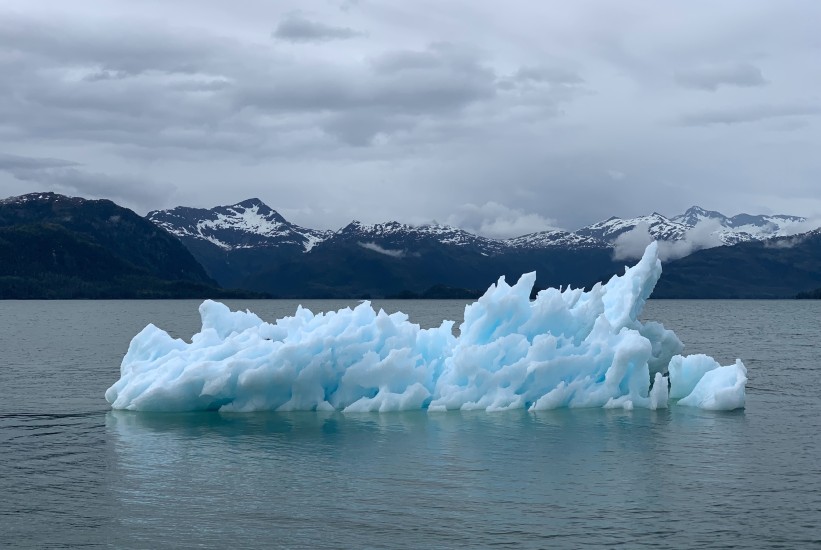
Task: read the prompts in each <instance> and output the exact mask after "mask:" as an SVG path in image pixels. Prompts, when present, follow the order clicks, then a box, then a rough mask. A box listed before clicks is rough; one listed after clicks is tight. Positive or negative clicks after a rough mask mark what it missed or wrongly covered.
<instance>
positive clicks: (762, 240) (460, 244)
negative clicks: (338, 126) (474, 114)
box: [0, 193, 821, 298]
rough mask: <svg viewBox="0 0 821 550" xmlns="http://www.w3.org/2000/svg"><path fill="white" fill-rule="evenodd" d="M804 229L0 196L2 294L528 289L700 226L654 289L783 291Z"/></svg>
mask: <svg viewBox="0 0 821 550" xmlns="http://www.w3.org/2000/svg"><path fill="white" fill-rule="evenodd" d="M805 225H807V221H806V220H805V219H804V218H800V217H797V216H785V215H771V216H764V215H761V216H751V215H747V214H741V215H738V216H732V217H728V216H725V215H723V214H721V213H720V212H715V211H708V210H704V209H702V208H699V207H696V206H694V207H692V208H690V209H688V210H687V211H686V212H685V213H683V214H681V215H678V216H674V217H670V218H667V217H665V216H662V215H661V214H658V213H653V214H650V215H647V216H640V217H636V218H629V219H621V218H616V217H613V218H610V219H608V220H605V221H602V222H597V223H594V224H591V225H589V226H586V227H583V228H581V229H578V230H576V231H563V230H559V229H548V230H545V231H541V232H538V233H532V234H528V235H522V236H520V237H515V238H510V239H491V238H488V237H484V236H481V235H476V234H473V233H471V232H469V231H466V230H464V229H460V228H457V227H452V226H449V225H443V224H438V223H431V224H425V225H419V226H411V225H408V224H403V223H400V222H396V221H389V222H385V223H377V224H364V223H361V222H358V221H353V222H351V223H349V224H348V225H346V226H344V227H342V228H340V229H339V230H336V231H329V230H320V229H311V228H306V227H302V226H299V225H297V224H294V223H291V222H289V221H288V220H286V219H285V218H284V217H283V216H282V215H280V214H279V213H278V212H276V211H275V210H273V209H271V208H270V207H269V206H267V205H266V204H265V203H263V202H262V201H260V200H259V199H249V200H246V201H242V202H240V203H237V204H234V205H230V206H219V207H215V208H211V209H202V208H188V207H177V208H173V209H169V210H157V211H153V212H150V213H149V214H148V215H147V216H146V217H145V218H143V217H140V216H139V215H137V214H136V213H134V212H132V211H130V210H128V209H125V208H122V207H119V206H117V205H115V204H114V203H112V202H111V201H105V200H102V201H92V200H86V199H80V198H70V197H65V196H62V195H57V194H54V193H34V194H29V195H24V196H21V197H12V198H10V199H6V200H3V201H0V297H152V296H153V297H183V296H198V297H199V296H231V295H234V296H241V295H253V294H252V293H253V292H256V293H262V294H264V295H272V296H279V297H303V298H310V297H316V298H319V297H339V298H351V297H391V296H394V297H440V298H441V297H475V296H476V295H478V293H479V292H480V291H482V290H484V289H485V288H487V286H488V285H490V284H491V283H493V282H495V281H496V280H497V279H498V277H499V276H501V275H504V276H505V277H506V278H507V280H508V281H514V280H516V279H517V278H518V277H519V276H520V275H521V274H522V273H525V272H529V271H536V272H537V274H538V279H537V283H536V284H537V287H539V288H544V287H547V286H566V285H571V286H574V287H580V286H584V287H589V286H591V285H593V284H595V283H596V282H598V281H603V280H606V279H608V278H609V277H610V276H612V275H613V274H615V273H617V272H620V271H621V270H622V269H623V266H624V263H628V262H626V261H624V259H625V258H624V257H623V256H619V254H620V253H622V252H623V251H624V249H623V247H622V246H621V245H622V244H623V242H625V240H626V238H627V237H629V236H630V235H631V234H633V233H635V234H641V235H644V236H645V237H646V238H647V239H648V240H649V238H651V237H652V238H655V239H658V240H662V241H665V242H667V243H677V242H680V241H688V242H691V244H692V243H695V241H696V240H697V239H696V236H700V238H703V237H704V235H708V236H709V239H708V241H709V242H708V243H706V244H699V243H695V244H693V246H690V247H687V252H689V251H691V250H696V251H695V252H694V253H692V254H689V255H688V256H686V257H684V258H681V259H679V260H675V261H666V262H665V266H664V274H663V276H662V279H661V280H660V281H659V285H658V287H657V291H656V293H655V294H654V296H656V297H683V298H694V297H715V298H718V297H727V298H729V297H757V298H761V297H791V296H794V295H796V294H798V293H800V292H804V293H808V292H811V291H813V290H814V289H816V288H818V287H819V286H821V236H820V235H819V233H818V231H814V232H813V231H811V232H805V233H800V234H798V235H791V234H792V233H796V232H799V231H801V230H802V229H804V226H805ZM702 246H707V247H709V248H705V249H703V250H699V248H701V247H702ZM640 249H641V247H639V250H640ZM616 257H619V260H616V259H615V258H616ZM217 285H219V287H222V288H221V289H220V288H218V286H217ZM226 288H229V289H243V290H239V291H235V292H234V294H231V292H232V291H226V290H224V289H226ZM248 291H251V294H249V292H248ZM256 295H259V294H256Z"/></svg>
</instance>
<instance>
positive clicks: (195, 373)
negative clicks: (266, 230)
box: [105, 243, 747, 412]
mask: <svg viewBox="0 0 821 550" xmlns="http://www.w3.org/2000/svg"><path fill="white" fill-rule="evenodd" d="M660 274H661V262H660V261H659V259H658V250H657V245H656V244H655V243H653V244H651V245H650V246H648V247H647V250H646V251H645V253H644V256H643V257H642V259H641V260H640V261H639V262H638V264H636V265H635V266H634V267H631V268H627V269H625V273H624V275H622V276H614V277H613V278H612V279H611V280H610V281H609V282H608V283H606V284H597V285H596V286H594V287H593V288H592V289H591V290H590V291H588V292H585V291H583V290H581V289H566V290H564V291H561V290H559V289H554V288H551V289H547V290H543V291H541V292H540V293H539V294H538V297H537V299H536V300H535V301H531V300H530V299H529V295H530V291H531V288H532V286H533V284H534V282H535V274H534V273H530V274H526V275H523V276H522V277H521V278H520V279H519V281H518V283H516V284H515V285H513V286H510V285H508V284H507V283H506V282H505V280H504V278H500V279H499V281H498V282H497V283H496V284H495V285H491V287H490V288H489V289H488V291H487V292H486V293H485V294H484V296H482V298H480V299H479V300H478V301H477V302H475V303H473V304H470V305H468V306H466V308H465V320H464V322H463V323H462V325H461V326H460V331H459V336H454V334H453V331H452V328H453V322H452V321H445V322H443V323H442V325H441V326H439V327H436V328H431V329H420V327H419V325H416V324H413V323H410V322H409V321H408V318H407V316H406V315H405V314H403V313H394V314H391V315H388V314H386V313H385V312H384V311H381V310H380V311H379V312H376V311H374V309H373V308H372V307H371V305H370V303H369V302H363V303H362V304H360V305H359V306H357V307H356V308H354V309H350V308H345V309H342V310H339V311H336V312H328V313H320V314H316V315H315V314H314V313H312V312H311V311H309V310H307V309H304V308H302V307H300V308H298V309H297V311H296V313H295V315H294V316H292V317H285V318H283V319H279V320H277V321H276V322H275V323H266V322H264V321H262V320H261V319H260V318H259V317H257V316H256V315H255V314H253V313H251V312H249V311H246V312H240V311H236V312H231V311H230V310H229V309H228V308H227V307H226V306H225V305H223V304H220V303H217V302H212V301H210V300H209V301H205V302H204V303H203V304H202V305H201V306H200V314H201V316H202V330H201V331H200V332H199V333H197V334H195V335H194V336H193V337H192V340H191V343H190V344H189V343H186V342H184V341H183V340H180V339H174V338H171V337H170V336H169V335H168V334H167V333H166V332H164V331H162V330H160V329H158V328H157V327H155V326H154V325H148V326H147V327H146V328H145V329H143V330H142V332H140V333H139V334H138V335H137V336H135V337H134V339H133V340H132V342H131V345H130V346H129V349H128V352H127V353H126V355H125V357H124V359H123V362H122V365H121V369H120V379H119V380H118V381H117V382H116V383H115V384H114V385H113V386H111V387H110V388H109V389H108V391H106V394H105V397H106V399H107V400H108V402H109V403H111V405H112V407H113V408H115V409H130V410H139V411H200V410H220V411H237V412H244V411H260V410H279V411H294V410H341V411H344V412H366V411H380V412H387V411H400V410H411V409H427V410H428V411H446V410H454V409H461V410H470V409H483V410H486V411H499V410H507V409H522V408H526V409H529V410H540V409H553V408H559V407H611V408H612V407H621V408H624V409H632V408H633V407H645V408H649V409H656V408H661V407H666V406H667V403H668V397H672V398H677V399H679V401H678V404H679V405H690V406H695V407H702V408H706V409H728V410H729V409H735V408H740V407H744V399H745V386H746V382H747V377H746V369H745V368H744V365H743V364H742V363H741V361H737V362H736V364H734V365H729V366H724V367H722V366H720V365H719V364H718V363H716V362H715V360H713V359H712V358H710V357H707V356H704V355H693V356H688V357H684V356H681V355H678V354H679V353H680V352H681V351H682V349H683V344H682V343H681V341H680V340H679V339H678V338H677V337H676V335H675V334H674V333H673V332H672V331H670V330H667V329H665V328H664V327H663V326H662V325H661V324H659V323H656V322H641V321H639V320H638V316H639V314H640V313H641V310H642V308H643V306H644V304H645V302H646V300H647V299H648V297H649V296H650V294H651V292H652V290H653V287H654V286H655V284H656V281H657V280H658V278H659V276H660ZM668 370H669V381H670V386H669V394H668V378H667V377H665V376H663V373H665V372H667V371H668ZM651 381H652V384H651Z"/></svg>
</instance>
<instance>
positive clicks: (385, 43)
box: [0, 0, 821, 236]
mask: <svg viewBox="0 0 821 550" xmlns="http://www.w3.org/2000/svg"><path fill="white" fill-rule="evenodd" d="M819 22H821V2H818V1H817V0H806V1H791V0H779V1H775V0H771V1H766V2H761V1H755V0H735V1H733V0H722V1H720V2H716V1H715V0H710V1H700V0H695V1H693V0H690V1H687V2H678V1H676V2H673V1H661V0H659V1H651V0H644V1H637V0H620V1H619V2H613V1H611V0H599V1H584V0H582V1H576V0H574V1H572V2H570V1H561V2H559V1H544V2H533V1H532V0H506V1H505V2H499V1H496V2H491V1H488V0H452V1H443V0H413V1H407V0H403V1H392V0H378V1H377V0H341V1H340V0H328V1H321V0H317V1H305V0H303V1H298V2H297V1H294V2H286V1H276V2H274V1H270V0H240V1H236V2H225V1H224V0H219V1H218V0H175V1H174V2H169V1H166V0H139V1H138V0H133V1H125V0H107V1H105V2H101V1H99V0H95V1H86V0H72V1H71V2H66V1H64V0H53V1H47V0H37V1H32V0H4V1H3V2H2V5H0V74H2V77H0V195H2V196H9V195H18V194H22V193H27V192H32V191H42V190H53V191H57V192H61V193H66V194H73V195H80V196H85V197H105V198H110V199H113V200H115V201H117V202H119V203H121V204H123V205H125V206H129V207H131V208H134V209H135V210H136V211H138V212H140V213H143V214H144V213H145V212H147V211H148V210H150V209H155V208H166V207H172V206H177V205H186V206H200V207H211V206H215V205H218V204H233V203H236V202H239V201H240V200H243V199H246V198H250V197H259V198H261V199H262V200H264V201H265V202H266V203H268V204H269V205H270V206H271V207H272V208H274V209H276V210H278V211H280V212H281V213H282V214H283V215H285V216H286V217H287V218H289V219H290V220H292V221H295V222H297V223H300V224H302V225H307V226H311V227H318V228H331V229H336V228H338V227H340V226H342V225H344V224H346V223H347V222H349V221H350V220H352V219H359V220H362V221H364V222H377V221H386V220H394V219H395V220H400V221H404V222H409V223H422V222H426V221H431V220H434V219H435V220H438V221H440V222H450V223H454V224H456V225H461V226H463V227H465V228H468V229H472V230H475V231H479V232H482V233H484V234H486V235H489V236H511V235H519V234H523V233H527V232H531V231H538V230H542V229H547V228H549V227H551V226H555V227H563V228H567V229H576V228H578V227H580V226H583V225H586V224H588V223H591V222H594V221H598V220H600V219H604V218H607V217H609V216H611V215H618V216H622V217H627V216H633V215H638V214H643V213H650V212H652V211H658V212H660V213H662V214H665V215H674V214H677V213H680V212H681V211H683V210H684V209H686V208H687V207H688V206H691V205H693V204H698V205H700V206H703V207H705V208H708V209H714V210H721V211H723V212H724V213H725V214H729V215H732V214H737V213H739V212H742V211H744V212H749V213H775V212H777V213H788V214H798V215H805V216H811V217H817V216H819V215H820V214H821V178H819V176H821V32H819Z"/></svg>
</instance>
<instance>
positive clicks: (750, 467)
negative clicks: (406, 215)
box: [0, 301, 821, 548]
mask: <svg viewBox="0 0 821 550" xmlns="http://www.w3.org/2000/svg"><path fill="white" fill-rule="evenodd" d="M197 305H198V302H195V301H95V302H82V301H80V302H76V301H75V302H10V301H6V302H0V392H2V398H1V399H0V547H6V546H7V547H12V548H13V547H75V546H86V547H111V548H196V547H226V546H232V547H259V548H271V547H286V548H318V547H327V548H354V547H356V548H397V547H408V548H455V547H470V548H477V547H488V546H496V547H513V548H530V547H532V548H560V547H571V548H573V547H580V546H596V547H615V546H622V547H626V548H634V547H641V546H653V547H669V548H684V547H710V548H713V547H738V548H750V547H769V548H805V547H821V420H819V416H820V415H819V413H821V398H820V397H819V394H820V393H821V392H820V391H819V388H821V364H820V363H821V359H819V350H821V344H820V343H819V341H821V302H819V301H815V302H809V301H784V302H771V301H766V302H757V301H753V302H746V301H732V302H723V301H651V302H650V303H649V304H648V306H647V308H646V310H645V314H644V317H645V318H646V319H655V320H659V321H662V322H663V323H664V324H665V325H666V326H667V327H668V328H672V329H673V330H675V331H676V333H677V334H678V335H679V337H680V338H681V339H682V340H683V341H684V342H685V343H686V344H687V352H688V353H708V354H710V355H713V356H715V357H716V358H717V359H719V360H720V361H721V362H722V363H724V364H726V363H727V362H731V361H733V360H734V359H735V357H737V356H738V357H741V358H742V359H743V360H744V361H745V363H746V364H747V367H748V369H749V377H750V383H749V385H748V389H747V409H746V410H744V411H736V412H731V413H713V412H704V411H698V410H692V409H688V408H685V407H681V408H678V407H673V408H672V409H669V410H662V411H645V410H634V411H630V412H625V411H605V410H570V411H567V410H565V411H551V412H544V413H542V412H540V413H527V412H509V413H483V412H482V413H480V412H471V413H460V412H451V413H446V414H430V415H428V414H427V413H424V412H413V413H392V414H382V415H379V414H348V415H343V414H339V413H336V414H326V413H291V414H282V413H280V414H277V413H256V414H231V415H228V414H220V413H197V414H145V413H128V412H113V411H111V410H110V408H109V407H108V404H107V403H106V402H105V400H104V399H103V393H104V392H105V390H106V388H107V387H108V386H109V385H111V384H112V383H113V382H114V381H116V379H117V378H118V369H119V363H120V360H121V358H122V356H123V354H124V353H125V351H126V349H127V347H128V342H129V341H130V339H131V337H132V336H133V335H134V334H136V333H137V332H138V331H139V330H141V329H142V328H143V327H144V326H145V325H146V324H147V323H149V322H153V323H154V324H156V325H158V326H160V327H162V328H165V329H168V330H169V331H170V332H171V333H172V334H173V335H175V336H179V337H186V338H187V337H190V335H191V334H192V333H194V332H196V331H197V330H198V329H199V317H198V314H197ZM230 305H231V306H232V307H240V306H241V307H243V308H245V307H247V308H250V309H251V310H252V311H255V312H256V313H258V314H259V315H260V316H261V317H263V318H266V319H273V318H276V317H279V316H282V315H285V314H290V313H293V311H294V309H295V307H296V302H289V301H259V302H248V301H243V302H240V301H237V302H230ZM306 305H308V307H310V308H311V309H313V310H314V311H319V310H327V309H336V308H338V307H341V306H344V305H347V303H345V302H332V301H317V302H310V303H306ZM377 305H379V306H382V307H385V309H386V310H389V311H395V310H397V309H401V310H403V311H405V312H406V313H408V314H409V315H410V317H411V320H413V321H415V322H418V323H420V324H422V325H423V326H432V325H438V324H439V323H440V322H441V320H442V319H444V318H448V319H461V315H462V312H463V308H464V302H459V301H401V302H378V303H377Z"/></svg>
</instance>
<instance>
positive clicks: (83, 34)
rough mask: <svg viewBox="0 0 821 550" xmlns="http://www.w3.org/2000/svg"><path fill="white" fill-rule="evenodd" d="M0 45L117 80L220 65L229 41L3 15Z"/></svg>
mask: <svg viewBox="0 0 821 550" xmlns="http://www.w3.org/2000/svg"><path fill="white" fill-rule="evenodd" d="M0 49H3V50H6V51H8V52H16V53H22V54H24V55H33V56H37V57H39V58H41V59H46V60H50V61H52V62H54V63H57V64H60V65H62V66H66V65H69V66H70V65H76V64H79V65H81V66H86V67H88V68H92V69H96V70H94V71H93V72H92V74H91V75H90V78H91V79H94V78H95V76H94V75H96V76H97V78H100V79H106V78H122V77H124V76H125V75H136V74H141V73H144V72H147V71H160V72H165V73H183V74H192V73H197V72H203V71H206V72H207V71H212V70H215V69H218V68H220V67H226V66H227V65H229V63H227V62H226V55H225V54H229V55H230V52H231V51H232V50H234V49H235V45H234V44H233V43H232V41H231V40H228V39H225V38H221V37H218V36H215V35H209V34H202V33H199V34H198V33H194V32H191V31H184V30H180V29H173V30H172V29H168V28H163V27H162V26H157V25H153V26H147V25H140V22H139V21H131V22H130V24H113V25H94V24H91V23H85V24H78V23H74V24H65V22H57V21H44V20H41V19H33V18H28V17H24V16H18V15H13V14H8V13H5V14H3V16H2V17H0Z"/></svg>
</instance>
